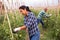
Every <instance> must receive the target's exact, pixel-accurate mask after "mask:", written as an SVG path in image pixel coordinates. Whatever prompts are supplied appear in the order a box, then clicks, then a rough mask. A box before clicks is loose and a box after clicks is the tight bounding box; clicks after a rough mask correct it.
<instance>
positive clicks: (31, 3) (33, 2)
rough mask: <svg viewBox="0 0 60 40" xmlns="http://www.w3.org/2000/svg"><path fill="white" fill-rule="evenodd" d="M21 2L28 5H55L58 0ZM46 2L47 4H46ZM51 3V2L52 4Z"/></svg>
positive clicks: (24, 0)
mask: <svg viewBox="0 0 60 40" xmlns="http://www.w3.org/2000/svg"><path fill="white" fill-rule="evenodd" d="M22 2H24V3H25V5H28V6H30V5H31V6H45V5H46V6H47V5H49V6H52V5H57V4H58V0H53V1H52V0H22ZM47 2H48V4H47ZM52 3H53V4H52Z"/></svg>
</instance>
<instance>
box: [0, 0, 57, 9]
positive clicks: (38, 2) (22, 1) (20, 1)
mask: <svg viewBox="0 0 60 40" xmlns="http://www.w3.org/2000/svg"><path fill="white" fill-rule="evenodd" d="M1 1H3V0H1ZM4 4H5V5H6V6H8V7H9V8H11V7H12V8H13V7H14V8H16V7H18V6H21V5H27V6H33V7H37V6H53V5H58V0H53V1H52V0H13V4H12V0H9V3H8V1H7V0H4Z"/></svg>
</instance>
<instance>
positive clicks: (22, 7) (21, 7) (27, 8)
mask: <svg viewBox="0 0 60 40" xmlns="http://www.w3.org/2000/svg"><path fill="white" fill-rule="evenodd" d="M19 9H23V10H24V9H26V10H27V11H29V12H31V10H30V9H29V7H28V6H24V5H23V6H20V7H19Z"/></svg>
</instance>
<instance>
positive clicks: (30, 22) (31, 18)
mask: <svg viewBox="0 0 60 40" xmlns="http://www.w3.org/2000/svg"><path fill="white" fill-rule="evenodd" d="M24 25H25V26H26V27H27V28H28V33H29V36H32V35H34V34H35V33H37V32H39V29H38V24H37V18H36V17H35V15H34V14H33V13H32V12H29V13H28V15H27V16H25V17H24Z"/></svg>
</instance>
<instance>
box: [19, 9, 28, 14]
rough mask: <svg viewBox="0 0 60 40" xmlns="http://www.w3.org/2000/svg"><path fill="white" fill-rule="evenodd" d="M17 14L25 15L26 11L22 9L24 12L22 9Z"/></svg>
mask: <svg viewBox="0 0 60 40" xmlns="http://www.w3.org/2000/svg"><path fill="white" fill-rule="evenodd" d="M19 12H20V13H22V14H23V15H26V12H27V11H26V9H24V10H23V9H19Z"/></svg>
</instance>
